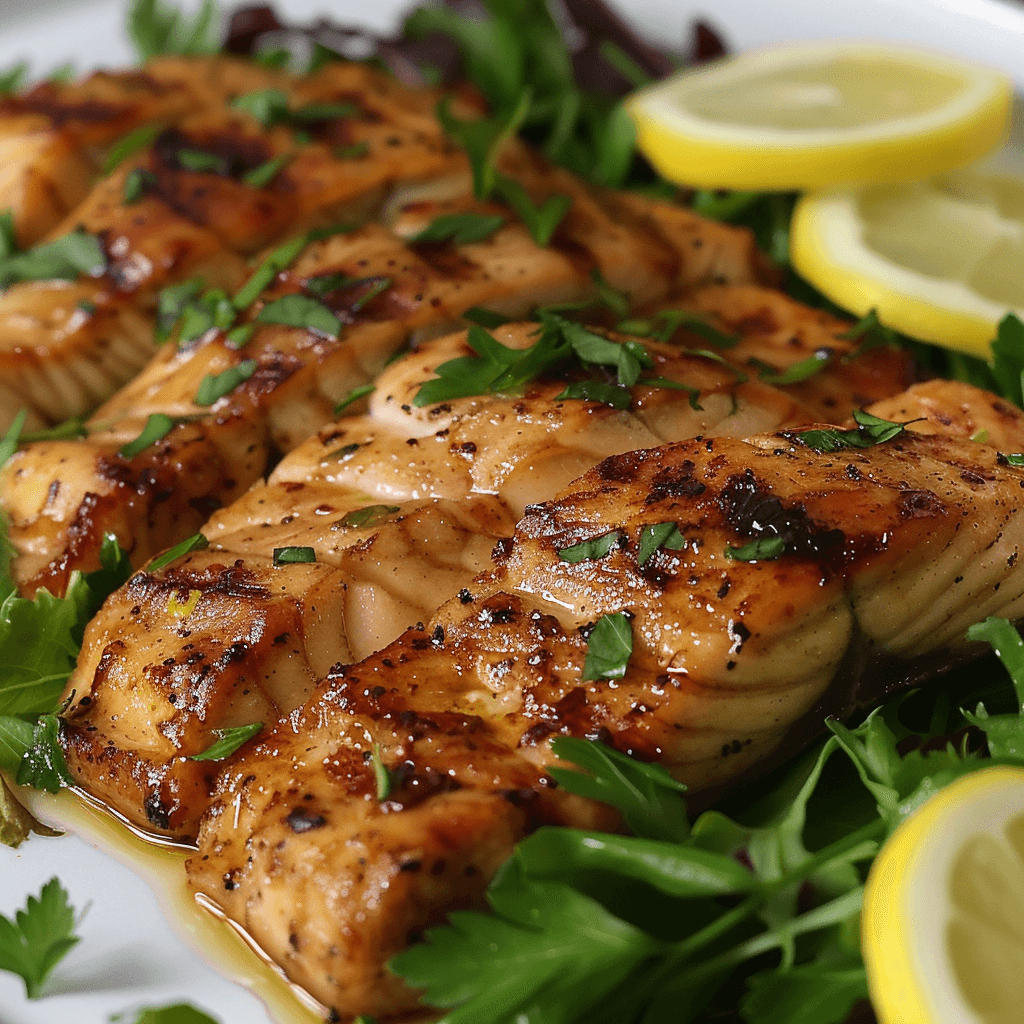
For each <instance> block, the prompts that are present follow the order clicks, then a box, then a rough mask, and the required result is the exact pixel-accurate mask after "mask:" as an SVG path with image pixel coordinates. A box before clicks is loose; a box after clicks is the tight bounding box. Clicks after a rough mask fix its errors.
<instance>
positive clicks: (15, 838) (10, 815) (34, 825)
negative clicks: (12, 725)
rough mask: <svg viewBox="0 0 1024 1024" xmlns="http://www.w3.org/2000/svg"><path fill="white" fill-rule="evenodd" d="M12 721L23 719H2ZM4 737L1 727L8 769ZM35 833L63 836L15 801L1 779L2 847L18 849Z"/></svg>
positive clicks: (0, 740)
mask: <svg viewBox="0 0 1024 1024" xmlns="http://www.w3.org/2000/svg"><path fill="white" fill-rule="evenodd" d="M10 721H14V722H21V719H17V718H15V719H0V722H10ZM21 724H22V725H28V723H27V722H21ZM28 729H29V733H30V734H31V731H32V727H31V726H28ZM3 737H4V733H3V727H2V725H0V766H2V767H5V768H6V767H7V765H6V763H5V762H4V760H3V754H4V739H3ZM8 770H12V771H16V770H17V763H15V765H14V768H13V769H8ZM33 832H35V833H37V834H38V835H42V836H59V835H62V834H63V833H61V832H58V831H57V830H56V829H52V828H47V827H46V825H44V824H42V823H41V822H39V821H37V820H36V819H35V818H34V817H32V815H31V814H29V812H28V811H26V810H25V808H24V807H22V806H21V804H20V803H18V801H17V800H16V799H15V797H14V795H13V794H12V793H11V791H10V788H9V787H8V785H7V783H6V782H4V780H3V778H0V845H3V846H9V847H11V848H12V849H17V848H18V847H19V846H21V844H22V843H23V842H24V841H25V840H26V839H28V837H29V835H30V834H31V833H33Z"/></svg>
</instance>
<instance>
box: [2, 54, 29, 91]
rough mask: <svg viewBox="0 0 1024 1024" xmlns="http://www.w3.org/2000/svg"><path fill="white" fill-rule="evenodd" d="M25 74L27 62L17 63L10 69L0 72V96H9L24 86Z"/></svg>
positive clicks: (26, 72)
mask: <svg viewBox="0 0 1024 1024" xmlns="http://www.w3.org/2000/svg"><path fill="white" fill-rule="evenodd" d="M27 74H28V62H27V61H19V62H18V63H17V64H14V65H13V66H12V67H9V68H6V69H5V70H4V71H0V96H10V95H11V94H12V93H15V92H17V91H18V90H19V89H21V88H22V86H24V84H25V77H26V76H27Z"/></svg>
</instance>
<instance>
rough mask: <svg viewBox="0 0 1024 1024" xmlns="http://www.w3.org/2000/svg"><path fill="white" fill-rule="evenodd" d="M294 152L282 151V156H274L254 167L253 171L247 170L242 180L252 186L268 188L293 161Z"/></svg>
mask: <svg viewBox="0 0 1024 1024" xmlns="http://www.w3.org/2000/svg"><path fill="white" fill-rule="evenodd" d="M294 155H295V154H294V153H282V154H281V155H280V156H275V157H272V158H271V159H270V160H267V161H266V162H265V163H262V164H260V165H259V167H254V168H253V169H252V170H251V171H246V173H245V174H243V175H242V181H244V182H245V184H246V185H250V186H252V188H266V187H267V186H268V185H269V184H270V183H271V182H272V181H273V180H274V179H275V178H276V177H277V176H278V174H279V173H280V172H281V170H282V169H283V168H284V167H285V166H286V165H287V164H289V163H290V162H291V160H292V159H293V157H294Z"/></svg>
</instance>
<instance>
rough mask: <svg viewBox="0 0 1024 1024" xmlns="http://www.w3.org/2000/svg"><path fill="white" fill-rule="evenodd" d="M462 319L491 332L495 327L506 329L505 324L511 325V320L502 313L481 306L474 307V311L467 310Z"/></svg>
mask: <svg viewBox="0 0 1024 1024" xmlns="http://www.w3.org/2000/svg"><path fill="white" fill-rule="evenodd" d="M462 318H463V320H468V321H469V322H470V323H471V324H476V325H477V326H478V327H485V328H487V330H489V331H493V330H494V328H495V327H504V326H505V324H507V323H511V321H510V320H509V318H508V317H507V316H504V315H503V314H502V313H495V312H492V311H491V310H489V309H483V308H482V307H480V306H473V308H472V309H467V310H466V311H465V313H463V314H462Z"/></svg>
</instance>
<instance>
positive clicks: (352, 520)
mask: <svg viewBox="0 0 1024 1024" xmlns="http://www.w3.org/2000/svg"><path fill="white" fill-rule="evenodd" d="M399 511H401V506H400V505H367V506H366V508H357V509H355V510H354V511H352V512H348V513H346V514H345V515H344V516H342V518H341V522H340V525H341V526H355V527H359V526H380V524H381V523H383V522H386V521H387V520H388V519H389V518H390V517H391V516H393V515H394V514H395V513H396V512H399Z"/></svg>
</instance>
